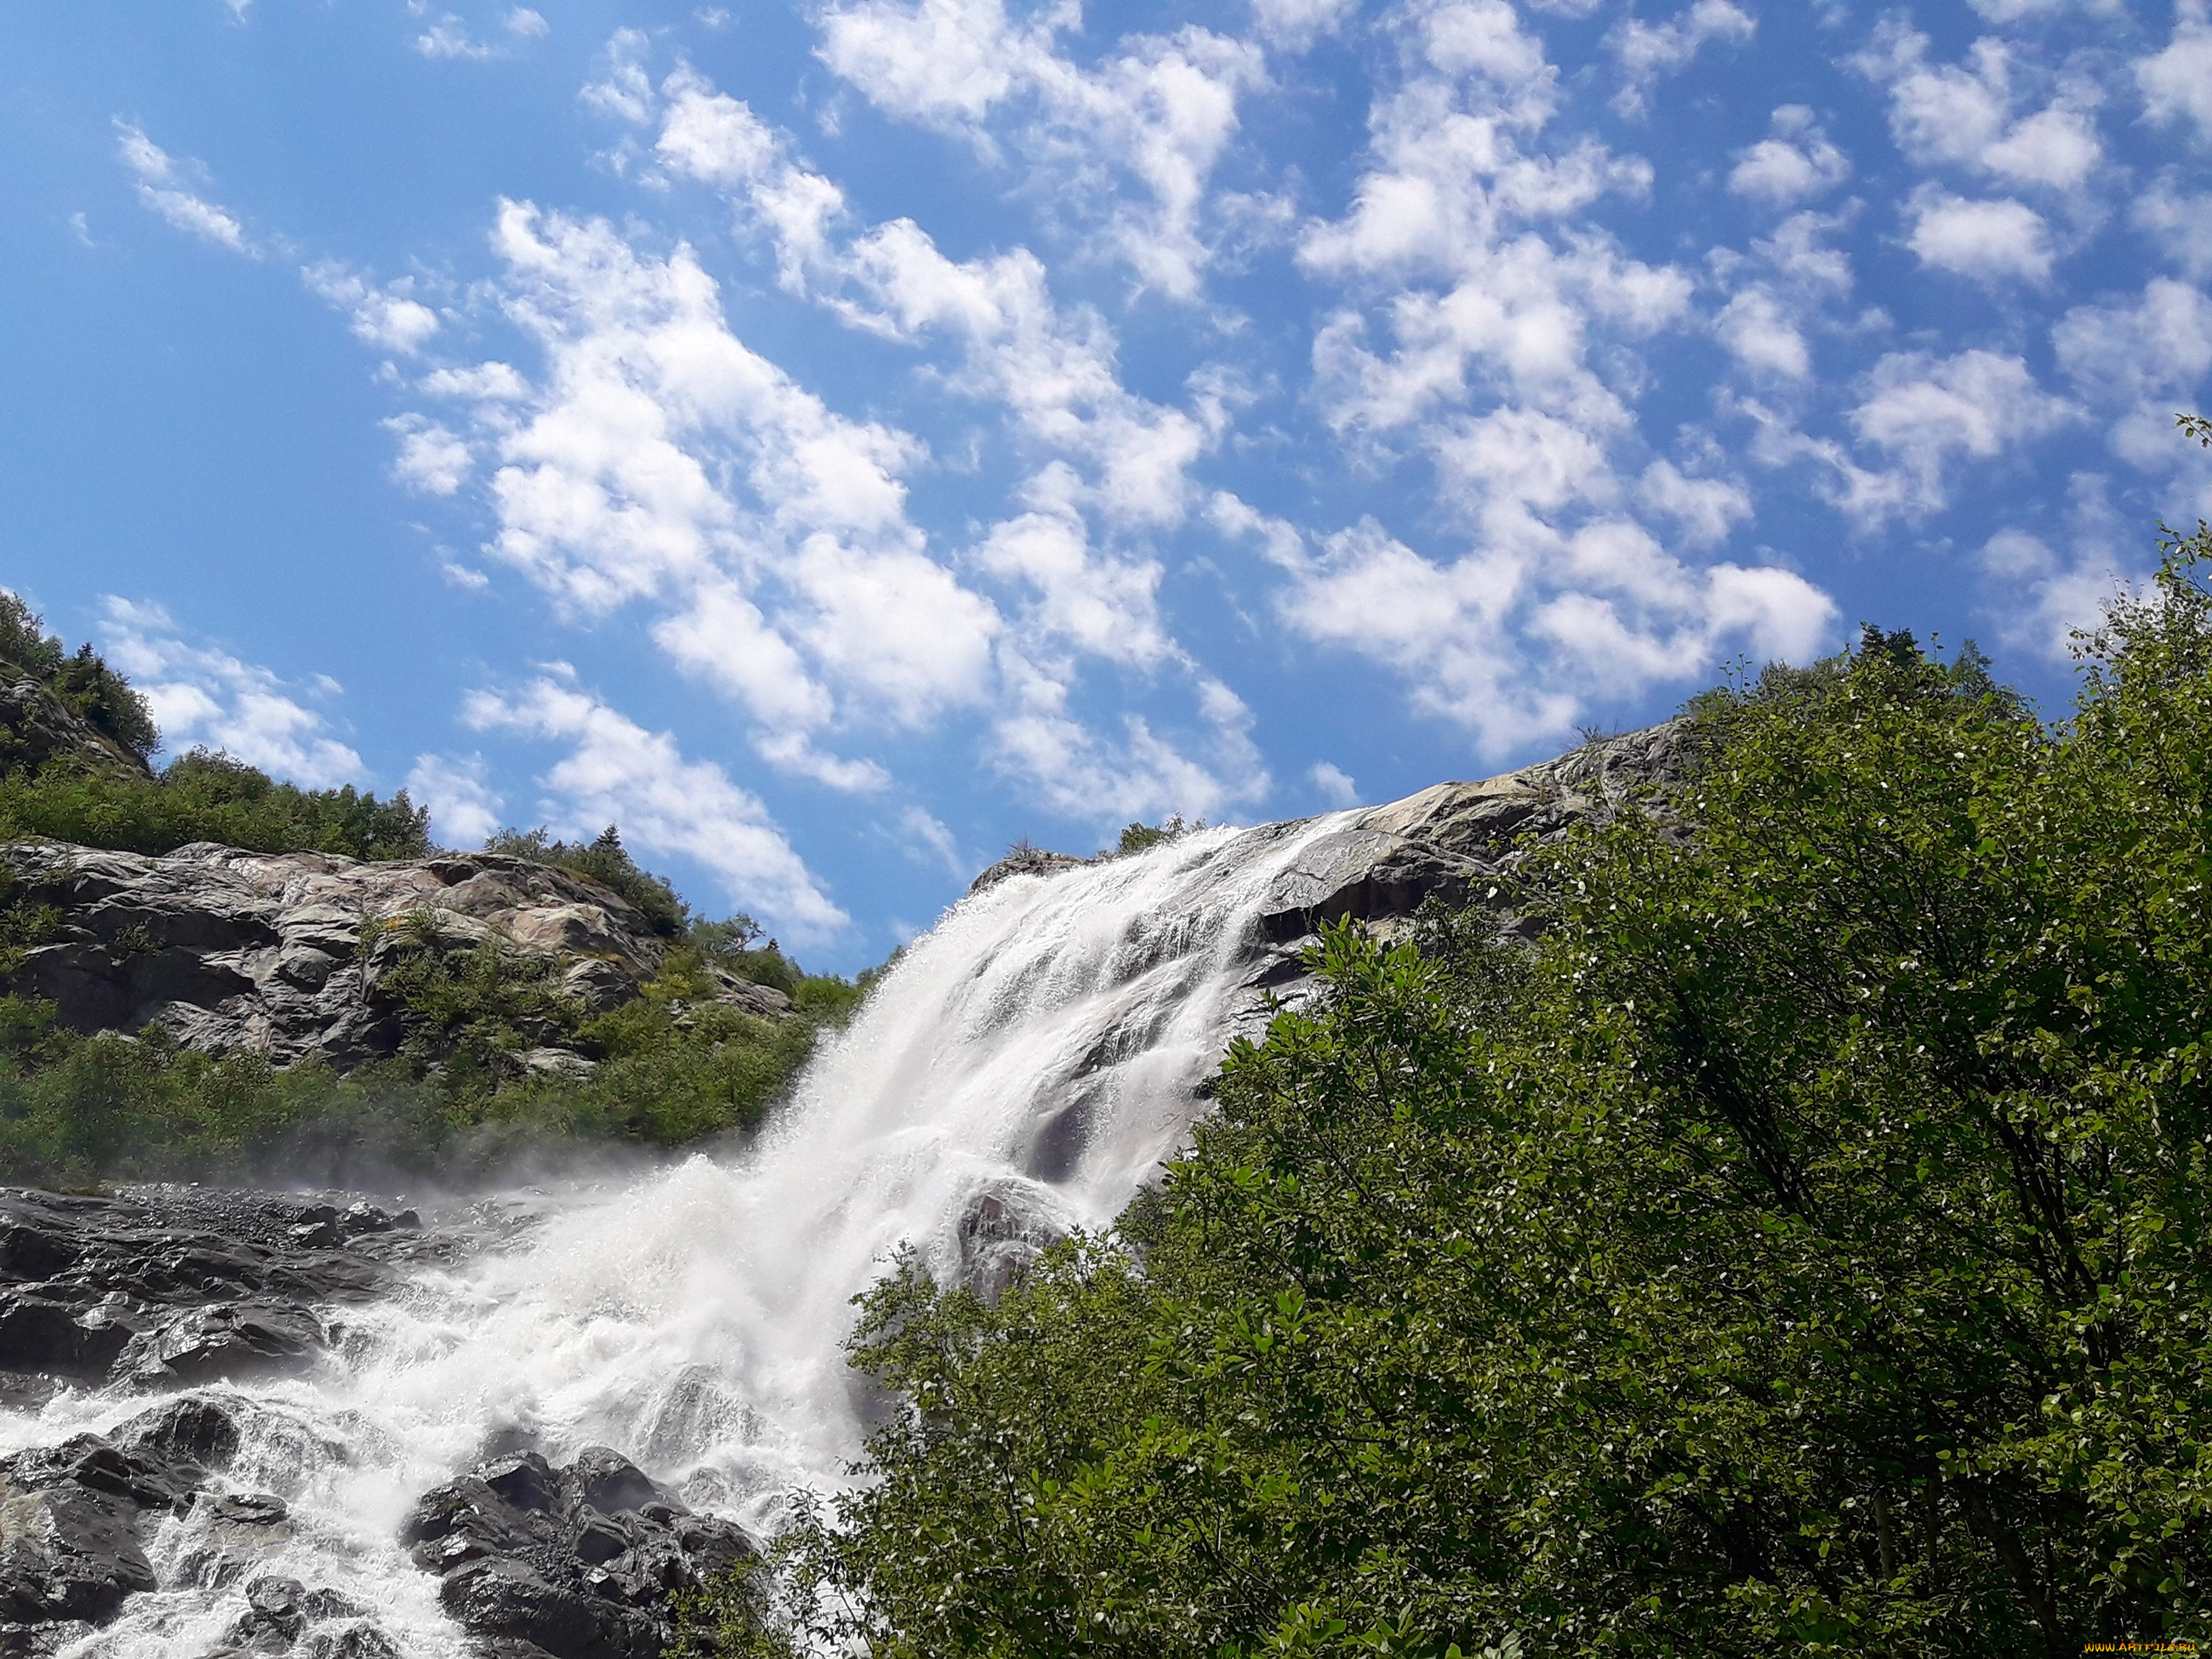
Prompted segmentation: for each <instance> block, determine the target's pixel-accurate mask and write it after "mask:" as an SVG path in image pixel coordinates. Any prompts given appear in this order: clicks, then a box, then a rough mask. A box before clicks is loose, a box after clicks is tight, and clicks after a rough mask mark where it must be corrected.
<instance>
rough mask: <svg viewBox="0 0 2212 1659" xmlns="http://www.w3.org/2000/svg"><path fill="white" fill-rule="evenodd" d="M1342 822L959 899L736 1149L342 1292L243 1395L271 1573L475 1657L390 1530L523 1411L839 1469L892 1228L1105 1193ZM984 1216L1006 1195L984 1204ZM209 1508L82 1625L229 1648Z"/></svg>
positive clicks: (1102, 1214)
mask: <svg viewBox="0 0 2212 1659" xmlns="http://www.w3.org/2000/svg"><path fill="white" fill-rule="evenodd" d="M1334 825H1335V820H1334V819H1330V818H1323V819H1317V820H1314V821H1312V822H1310V823H1306V824H1299V825H1291V826H1273V827H1270V828H1268V829H1260V830H1251V831H1243V832H1238V831H1231V830H1208V831H1202V832H1200V833H1198V834H1196V835H1193V836H1187V837H1184V838H1182V839H1181V840H1178V841H1176V842H1171V843H1168V844H1166V845H1164V846H1161V847H1158V848H1154V849H1152V851H1150V852H1148V853H1146V854H1143V855H1141V856H1139V857H1134V858H1129V859H1122V860H1113V861H1111V862H1109V863H1104V864H1101V865H1097V866H1087V867H1085V868H1081V869H1076V870H1072V871H1069V872H1065V873H1063V874H1060V875H1058V876H1055V877H1053V878H1048V879H1046V878H1035V877H1016V878H1012V879H1009V880H1006V881H1004V882H1002V883H1000V884H998V885H997V886H995V887H994V888H992V889H990V890H987V891H985V892H984V893H981V894H979V895H977V896H974V897H972V898H969V899H967V900H965V901H963V902H962V903H961V904H959V905H958V906H957V907H956V908H954V909H953V910H952V911H951V912H949V913H948V914H947V915H946V916H945V919H944V920H943V921H941V922H940V923H939V926H938V927H937V928H936V929H935V930H934V931H933V932H932V933H929V934H927V936H925V937H924V938H922V939H919V940H917V941H916V942H915V945H914V946H913V947H912V948H911V949H910V950H908V952H907V953H906V955H905V956H904V957H902V960H901V961H900V963H898V964H897V966H896V968H894V969H893V970H892V971H891V972H890V975H887V977H886V978H885V979H884V981H883V982H882V983H881V984H880V985H878V987H877V988H876V990H875V991H874V992H873V994H872V995H871V996H870V997H869V999H868V1000H867V1002H866V1005H865V1006H864V1007H863V1009H862V1010H861V1012H860V1015H859V1017H858V1018H856V1019H855V1020H854V1022H853V1024H852V1025H851V1027H850V1028H849V1029H848V1030H847V1031H846V1032H845V1033H844V1034H843V1035H842V1036H841V1037H840V1038H838V1039H837V1040H836V1042H833V1043H831V1044H829V1045H828V1046H827V1047H826V1048H824V1049H823V1052H821V1053H820V1054H817V1057H816V1059H815V1060H814V1061H813V1062H812V1063H811V1065H810V1066H809V1067H808V1068H807V1070H806V1072H805V1074H804V1075H803V1076H802V1078H801V1079H800V1080H799V1085H798V1087H797V1090H796V1092H795V1095H794V1097H793V1101H792V1103H791V1104H790V1106H789V1108H788V1109H787V1110H786V1111H784V1112H783V1113H782V1114H781V1115H780V1117H779V1118H778V1120H777V1121H776V1122H775V1125H774V1126H773V1127H771V1128H770V1129H769V1131H768V1132H766V1133H764V1134H763V1136H761V1137H760V1138H759V1139H757V1141H756V1143H755V1144H754V1145H753V1146H751V1147H750V1148H749V1149H748V1150H747V1151H745V1152H744V1153H742V1154H740V1155H733V1156H732V1157H730V1158H726V1159H722V1160H719V1161H718V1160H716V1159H714V1158H705V1157H700V1158H691V1159H690V1160H689V1161H687V1162H685V1163H683V1164H678V1165H677V1166H675V1167H673V1168H671V1169H668V1170H664V1171H661V1172H658V1173H656V1174H654V1175H653V1176H650V1177H649V1178H647V1179H643V1180H640V1181H635V1182H628V1183H602V1184H599V1185H596V1186H595V1185H591V1184H579V1185H577V1186H576V1187H574V1188H570V1189H567V1190H563V1191H560V1192H556V1193H554V1194H550V1195H548V1197H547V1198H545V1199H543V1200H538V1202H540V1203H542V1204H544V1205H546V1206H548V1207H550V1215H548V1217H547V1218H545V1219H544V1221H543V1222H542V1223H541V1224H540V1225H538V1226H537V1227H536V1228H535V1229H534V1230H533V1231H531V1232H530V1233H529V1234H528V1236H527V1239H526V1243H523V1244H522V1245H520V1246H519V1247H517V1248H514V1249H510V1250H507V1251H504V1252H501V1253H496V1254H493V1255H487V1256H484V1257H482V1258H480V1259H477V1260H475V1261H471V1262H470V1263H468V1264H467V1265H466V1266H465V1267H463V1268H461V1269H459V1270H457V1271H454V1272H451V1273H428V1274H425V1275H423V1276H422V1277H420V1278H419V1279H417V1280H416V1282H415V1283H414V1284H412V1285H410V1288H409V1289H408V1290H407V1291H405V1292H404V1294H402V1295H400V1296H398V1297H394V1298H392V1299H390V1300H388V1301H386V1302H384V1303H381V1304H377V1305H375V1306H374V1307H370V1308H368V1309H355V1310H344V1311H343V1312H341V1313H340V1314H338V1315H337V1317H338V1318H340V1319H341V1320H342V1321H343V1323H344V1325H345V1328H346V1334H345V1337H344V1339H343V1342H342V1344H341V1345H340V1347H339V1350H338V1352H335V1353H334V1354H332V1355H331V1357H330V1358H329V1359H328V1360H327V1361H325V1363H324V1364H321V1365H320V1366H319V1368H318V1369H317V1370H315V1371H314V1372H313V1373H311V1374H310V1375H308V1376H303V1377H299V1378H294V1379H289V1380H285V1381H281V1382H272V1383H267V1384H264V1385H255V1386H252V1387H249V1388H246V1389H241V1390H236V1391H230V1392H231V1393H232V1397H233V1398H234V1400H236V1401H239V1402H240V1403H241V1404H244V1405H246V1406H247V1407H249V1409H248V1410H247V1411H246V1417H247V1419H248V1420H247V1423H246V1430H247V1432H246V1445H245V1449H244V1453H243V1455H242V1457H241V1460H240V1464H239V1466H238V1468H236V1469H235V1470H234V1472H233V1474H232V1475H231V1476H230V1480H229V1484H230V1485H231V1486H234V1487H235V1488H236V1489H238V1490H240V1491H262V1492H276V1493H277V1494H279V1495H280V1496H282V1497H283V1498H286V1499H287V1500H288V1501H289V1503H290V1504H291V1505H292V1513H293V1518H294V1522H295V1536H294V1537H293V1539H292V1541H290V1542H289V1544H288V1545H286V1546H284V1547H283V1550H282V1553H279V1554H276V1555H273V1556H271V1557H270V1558H269V1560H268V1563H267V1565H268V1568H269V1569H271V1570H275V1571H283V1572H286V1573H289V1574H290V1575H292V1576H294V1577H298V1578H300V1579H301V1580H302V1581H304V1582H305V1583H307V1584H308V1585H309V1586H310V1587H311V1588H312V1587H314V1586H318V1585H327V1586H329V1587H331V1588H333V1589H338V1590H341V1591H343V1592H344V1593H345V1594H347V1595H350V1596H352V1597H353V1598H354V1599H355V1600H356V1601H361V1602H362V1603H364V1604H366V1605H367V1606H368V1607H369V1608H370V1609H371V1611H372V1612H373V1613H374V1614H375V1616H376V1618H377V1620H378V1621H379V1623H380V1625H381V1626H383V1627H384V1629H385V1630H386V1632H387V1633H388V1634H389V1635H390V1636H391V1637H392V1638H393V1639H394V1640H395V1641H396V1642H397V1643H398V1644H399V1646H400V1648H401V1650H402V1651H403V1652H404V1653H406V1654H408V1655H410V1656H416V1659H461V1656H463V1655H464V1654H465V1645H464V1644H463V1642H462V1640H461V1637H460V1632H459V1631H458V1630H457V1629H456V1628H454V1627H453V1626H452V1625H451V1624H450V1623H449V1622H448V1621H447V1620H445V1619H444V1617H443V1616H442V1614H441V1613H440V1612H439V1610H438V1607H437V1605H436V1601H435V1581H434V1580H433V1579H432V1578H431V1577H429V1576H428V1574H425V1573H422V1572H420V1571H416V1569H415V1568H414V1567H413V1566H412V1565H410V1564H409V1562H408V1561H407V1559H406V1557H405V1554H404V1552H403V1551H401V1550H400V1548H399V1547H398V1544H397V1543H396V1542H395V1541H394V1534H395V1531H396V1529H397V1528H398V1523H399V1522H400V1520H401V1518H402V1516H404V1513H405V1511H406V1510H407V1508H408V1507H409V1505H410V1504H411V1503H412V1502H413V1500H414V1498H416V1496H417V1495H419V1494H420V1493H421V1492H423V1491H425V1490H426V1489H428V1487H430V1486H435V1485H436V1484H438V1483H439V1482H441V1481H442V1480H447V1479H450V1478H451V1477H452V1476H453V1474H455V1473H456V1472H457V1471H459V1470H460V1469H463V1468H466V1467H467V1466H468V1465H469V1464H470V1463H471V1462H473V1461H475V1460H476V1459H477V1457H479V1456H481V1455H483V1452H484V1449H485V1448H486V1447H487V1446H488V1445H489V1443H491V1442H492V1441H493V1439H494V1437H495V1436H498V1435H501V1434H502V1433H512V1432H516V1431H519V1432H520V1433H522V1434H524V1435H526V1436H528V1437H530V1438H531V1440H532V1442H533V1443H535V1444H536V1445H538V1447H539V1448H540V1449H542V1450H544V1452H545V1453H546V1455H548V1456H550V1457H552V1458H553V1459H555V1461H556V1462H565V1461H567V1459H568V1457H569V1456H571V1455H573V1454H574V1452H575V1451H576V1450H577V1449H580V1448H581V1447H583V1446H586V1445H590V1444H594V1443H597V1444H605V1445H611V1446H613V1447H615V1448H617V1449H619V1450H622V1451H623V1452H625V1453H627V1454H629V1455H630V1456H631V1457H633V1458H634V1459H635V1461H636V1462H638V1463H639V1464H640V1465H641V1467H643V1468H645V1469H646V1470H647V1472H648V1473H649V1474H652V1475H653V1477H654V1478H655V1479H656V1480H661V1481H662V1482H663V1483H664V1484H669V1485H672V1486H675V1487H676V1488H677V1489H678V1490H680V1491H681V1492H683V1493H684V1496H685V1497H686V1498H688V1499H689V1500H690V1501H691V1502H692V1503H693V1504H695V1505H697V1506H699V1507H702V1508H712V1509H714V1510H720V1511H723V1512H725V1513H728V1514H731V1515H733V1516H737V1517H738V1519H740V1520H743V1521H744V1522H747V1523H748V1524H750V1525H751V1526H753V1527H755V1528H761V1529H767V1530H773V1528H774V1527H775V1521H776V1517H777V1514H778V1512H779V1510H780V1507H781V1503H782V1500H783V1495H784V1494H785V1493H787V1492H789V1491H790V1490H791V1489H792V1488H793V1487H794V1486H812V1487H815V1488H817V1489H818V1488H821V1487H823V1486H829V1485H832V1484H834V1483H836V1481H837V1480H840V1479H841V1478H842V1473H843V1469H844V1467H845V1464H846V1462H847V1461H848V1459H849V1458H850V1457H851V1456H852V1455H853V1454H854V1452H855V1451H856V1450H857V1449H858V1448H859V1445H860V1439H861V1437H862V1435H863V1433H864V1432H865V1429H864V1421H863V1413H864V1410H865V1405H866V1402H865V1401H863V1400H862V1399H861V1398H860V1396H859V1395H858V1394H857V1393H856V1391H855V1389H854V1386H853V1383H852V1380H851V1377H850V1375H849V1373H848V1371H847V1370H846V1368H845V1365H844V1363H843V1355H842V1342H843V1340H844V1338H845V1336H846V1334H847V1333H848V1331H849V1329H850V1328H851V1322H852V1318H853V1310H852V1308H851V1305H850V1301H851V1297H853V1295H854V1292H855V1291H859V1290H861V1289H863V1288H865V1287H866V1285H868V1284H869V1283H871V1282H872V1280H873V1279H874V1278H875V1277H876V1276H877V1275H878V1273H881V1272H882V1270H883V1268H884V1265H885V1264H886V1262H887V1261H889V1260H890V1257H891V1255H892V1254H893V1253H894V1252H895V1251H896V1249H898V1248H899V1246H901V1245H902V1243H910V1244H911V1245H913V1246H914V1247H915V1249H917V1250H918V1251H920V1253H921V1256H922V1259H923V1260H924V1261H925V1262H926V1263H927V1265H928V1266H929V1267H931V1268H932V1270H933V1271H934V1272H935V1273H938V1274H939V1276H940V1277H941V1278H943V1277H949V1276H951V1275H953V1274H955V1273H961V1272H963V1271H966V1272H969V1273H988V1272H989V1271H990V1270H991V1267H992V1263H991V1262H990V1261H988V1260H987V1259H981V1258H987V1256H988V1253H989V1252H990V1250H992V1249H1006V1248H1007V1245H1006V1241H1005V1240H1004V1239H1003V1238H994V1234H1004V1233H1006V1232H1008V1231H1014V1232H1019V1231H1021V1230H1022V1229H1023V1227H1024V1225H1027V1226H1028V1228H1029V1230H1030V1232H1031V1233H1032V1235H1034V1234H1035V1233H1036V1231H1039V1230H1041V1229H1046V1228H1050V1229H1061V1228H1066V1227H1067V1226H1070V1225H1085V1226H1097V1225H1103V1224H1104V1223H1106V1222H1108V1221H1109V1220H1110V1219H1111V1218H1113V1217H1114V1216H1115V1214H1116V1213H1117V1212H1119V1211H1120V1209H1121V1207H1122V1206H1123V1205H1125V1204H1126V1203H1127V1200H1129V1198H1130V1196H1131V1195H1132V1194H1133V1193H1134V1192H1135V1190H1136V1188H1138V1186H1139V1184H1140V1183H1141V1182H1142V1181H1143V1180H1144V1179H1145V1178H1146V1176H1148V1175H1149V1174H1150V1173H1151V1172H1152V1170H1154V1169H1156V1168H1157V1166H1158V1162H1159V1160H1160V1159H1161V1158H1164V1156H1166V1155H1167V1154H1168V1153H1169V1152H1171V1151H1172V1150H1173V1149H1174V1148H1175V1147H1176V1145H1177V1144H1178V1143H1179V1142H1180V1141H1181V1140H1182V1139H1183V1137H1184V1135H1185V1134H1186V1133H1187V1131H1188V1127H1189V1123H1190V1121H1191V1117H1192V1115H1193V1113H1194V1109H1195V1099H1194V1094H1193V1087H1194V1085H1195V1084H1196V1083H1197V1081H1198V1080H1199V1079H1200V1077H1201V1076H1202V1075H1203V1074H1204V1073H1205V1072H1206V1070H1207V1069H1208V1068H1209V1067H1210V1066H1211V1065H1212V1062H1213V1061H1214V1060H1215V1059H1216V1058H1217V1057H1218V1054H1219V1053H1220V1051H1221V1048H1222V1047H1223V1045H1224V1042H1225V1037H1226V1034H1227V1031H1228V1030H1229V1028H1230V1025H1231V1023H1232V1021H1234V1020H1235V1019H1236V1018H1237V1017H1238V1016H1239V1015H1240V1014H1241V1013H1243V1012H1249V1008H1250V1006H1251V1003H1252V1000H1253V999H1252V996H1251V994H1250V993H1249V991H1248V990H1246V989H1244V988H1243V981H1244V980H1245V978H1246V977H1247V976H1248V975H1249V967H1250V963H1251V960H1252V954H1251V941H1252V931H1251V930H1252V927H1253V925H1254V921H1255V917H1256V915H1257V914H1258V912H1259V910H1260V908H1261V901H1262V899H1263V897H1264V896H1265V895H1266V894H1267V891H1268V890H1269V888H1270V887H1271V886H1272V885H1273V884H1274V883H1275V882H1276V881H1277V879H1278V878H1279V877H1280V876H1281V875H1282V874H1283V872H1285V871H1286V870H1289V869H1290V868H1291V867H1292V866H1294V865H1295V864H1296V862H1297V856H1298V854H1299V852H1300V850H1301V849H1302V848H1304V846H1305V845H1306V844H1307V843H1308V842H1310V841H1311V840H1312V839H1314V838H1315V837H1316V836H1320V835H1322V834H1325V833H1327V832H1328V829H1331V828H1333V827H1334ZM979 1205H981V1210H980V1211H979V1207H978V1206H979ZM979 1213H981V1214H985V1215H988V1216H993V1217H999V1218H1002V1219H1001V1221H1000V1223H999V1225H996V1226H995V1227H989V1226H987V1227H984V1228H981V1229H978V1228H977V1227H976V1226H975V1218H976V1216H977V1215H978V1214H979ZM963 1219H964V1220H966V1221H967V1222H968V1223H969V1225H968V1226H967V1227H966V1228H964V1229H963ZM979 1253H980V1257H979ZM154 1403H156V1402H155V1401H154V1400H151V1399H149V1398H148V1397H147V1396H145V1395H130V1396H127V1397H125V1396H118V1395H100V1394H91V1395H64V1396H63V1397H62V1398H60V1399H58V1400H57V1401H54V1402H53V1403H52V1404H51V1405H50V1406H48V1407H46V1409H45V1410H44V1411H43V1412H41V1413H9V1414H6V1415H5V1416H4V1418H0V1443H5V1444H6V1445H7V1446H8V1447H9V1448H11V1449H12V1448H14V1447H17V1446H21V1445H26V1444H39V1443H52V1442H53V1441H56V1440H58V1439H60V1438H62V1437H64V1435H66V1434H69V1433H73V1432H76V1431H78V1430H80V1429H87V1428H89V1429H95V1430H98V1429H104V1428H106V1427H109V1426H112V1425H114V1424H116V1423H118V1422H119V1421H121V1420H122V1419H125V1418H126V1417H128V1416H131V1415H132V1414H134V1413H137V1412H139V1411H143V1410H144V1409H146V1408H147V1407H149V1405H151V1404H154ZM201 1524H203V1523H201V1522H194V1521H191V1520H189V1519H187V1520H182V1521H165V1522H162V1523H161V1529H160V1532H159V1534H158V1536H156V1537H155V1539H154V1540H153V1542H152V1549H151V1553H152V1556H153V1559H154V1563H155V1569H156V1571H158V1572H160V1573H161V1575H162V1580H163V1584H164V1588H163V1589H161V1590H160V1591H157V1592H154V1593H151V1594H148V1595H139V1596H136V1597H133V1598H131V1601H128V1602H126V1603H125V1610H124V1613H123V1615H122V1617H121V1618H120V1619H118V1620H117V1621H116V1622H115V1623H114V1624H113V1625H112V1626H108V1627H107V1628H106V1629H104V1630H102V1631H100V1632H98V1633H96V1634H94V1635H93V1636H90V1637H88V1638H85V1639H84V1640H83V1641H82V1642H81V1643H79V1644H76V1645H74V1646H73V1647H71V1648H70V1649H68V1650H65V1651H66V1652H68V1653H69V1654H70V1655H72V1656H80V1659H94V1656H99V1659H156V1656H161V1659H171V1656H177V1655H188V1654H191V1653H195V1652H197V1651H199V1650H202V1649H203V1648H205V1647H212V1646H214V1645H216V1643H217V1642H218V1640H219V1638H220V1637H221V1636H222V1632H224V1631H225V1630H227V1629H228V1626H229V1625H230V1623H231V1621H232V1620H234V1618H235V1617H236V1616H237V1614H238V1613H239V1612H240V1610H241V1609H242V1607H243V1605H244V1604H243V1601H242V1600H241V1599H240V1595H239V1592H238V1589H237V1586H236V1584H235V1583H234V1584H233V1585H232V1586H231V1587H230V1588H229V1589H216V1588H212V1587H210V1586H207V1585H204V1584H203V1583H199V1582H197V1581H198V1580H199V1579H200V1578H201V1577H205V1576H206V1575H205V1574H204V1572H202V1571H200V1570H199V1569H198V1568H197V1566H196V1565H195V1555H194V1552H195V1550H196V1548H197V1547H198V1546H199V1543H200V1541H201V1534H200V1533H199V1532H198V1530H197V1528H198V1527H199V1526H200V1525H201Z"/></svg>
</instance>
